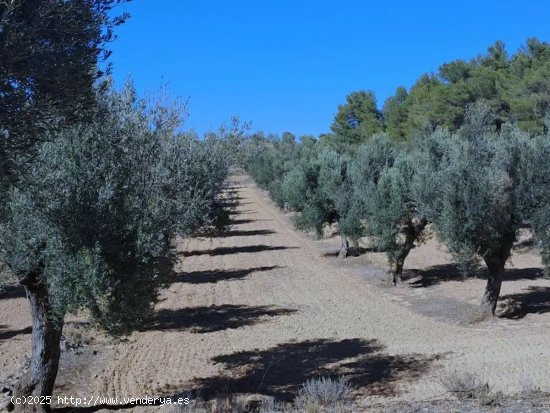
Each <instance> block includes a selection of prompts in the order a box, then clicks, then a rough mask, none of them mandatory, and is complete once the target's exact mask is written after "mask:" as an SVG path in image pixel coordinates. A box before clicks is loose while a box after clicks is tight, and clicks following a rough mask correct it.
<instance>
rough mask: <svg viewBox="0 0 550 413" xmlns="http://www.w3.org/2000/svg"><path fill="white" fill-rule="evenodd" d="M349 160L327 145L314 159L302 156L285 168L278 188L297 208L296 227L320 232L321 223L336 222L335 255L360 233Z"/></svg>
mask: <svg viewBox="0 0 550 413" xmlns="http://www.w3.org/2000/svg"><path fill="white" fill-rule="evenodd" d="M349 164H350V159H349V157H347V156H346V155H341V154H338V153H337V152H335V151H334V150H332V149H330V148H324V149H323V150H321V152H319V153H318V155H317V156H316V157H315V158H307V157H304V158H303V159H301V162H300V163H299V164H298V165H297V166H296V167H295V168H294V169H293V170H291V171H289V172H288V173H287V174H286V175H285V177H284V180H283V184H282V187H281V190H282V197H283V199H284V201H285V202H286V203H287V205H288V207H289V208H290V209H292V210H295V211H298V212H299V214H298V215H297V216H296V217H295V223H296V225H297V227H298V228H300V229H304V230H306V229H307V230H314V231H315V232H316V233H317V235H318V236H321V235H322V232H323V227H324V226H325V225H331V224H337V225H338V232H339V234H340V237H341V245H340V251H339V254H338V256H339V257H340V258H345V257H347V256H348V254H349V241H348V238H351V240H352V241H353V242H356V240H357V239H358V238H359V237H360V236H361V235H362V225H361V220H360V213H359V211H360V209H359V203H358V202H357V200H356V199H355V198H354V192H353V189H352V186H351V181H350V177H349V172H348V168H349Z"/></svg>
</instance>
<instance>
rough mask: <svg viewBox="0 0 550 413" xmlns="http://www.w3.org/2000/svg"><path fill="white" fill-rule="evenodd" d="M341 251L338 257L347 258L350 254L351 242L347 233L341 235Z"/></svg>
mask: <svg viewBox="0 0 550 413" xmlns="http://www.w3.org/2000/svg"><path fill="white" fill-rule="evenodd" d="M340 239H341V243H340V252H339V253H338V258H347V257H348V255H349V242H348V239H347V238H346V236H345V235H340Z"/></svg>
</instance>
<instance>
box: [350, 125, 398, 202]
mask: <svg viewBox="0 0 550 413" xmlns="http://www.w3.org/2000/svg"><path fill="white" fill-rule="evenodd" d="M396 156H397V148H396V146H395V144H394V143H393V142H392V141H391V139H390V138H389V136H388V135H387V134H385V133H379V134H376V135H374V136H373V137H372V138H371V139H369V140H368V141H367V142H366V143H365V144H363V145H361V146H358V147H357V149H356V152H355V154H354V157H353V161H352V164H351V166H350V171H349V174H350V177H351V180H352V185H353V188H354V190H355V193H356V197H357V198H358V199H360V200H361V202H362V203H363V205H366V203H367V201H368V199H369V197H370V194H371V192H372V190H373V188H374V185H376V183H377V182H378V179H379V177H380V173H381V171H382V170H383V169H384V168H386V167H390V166H392V165H393V162H394V161H395V157H396Z"/></svg>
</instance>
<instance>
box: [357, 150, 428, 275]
mask: <svg viewBox="0 0 550 413" xmlns="http://www.w3.org/2000/svg"><path fill="white" fill-rule="evenodd" d="M413 156H414V153H413V154H411V153H407V152H404V151H403V152H401V153H399V155H398V156H397V157H396V159H395V160H394V164H393V166H391V167H386V168H383V169H382V170H381V171H380V175H379V178H378V181H377V183H376V184H374V185H373V188H372V191H371V192H370V196H369V197H368V198H367V200H366V211H367V213H366V217H367V220H368V234H369V235H370V236H371V238H372V240H373V241H374V243H375V245H376V246H377V247H378V248H379V249H380V250H382V251H385V252H386V254H387V256H388V261H389V263H390V266H391V267H392V268H393V269H394V271H397V267H396V264H397V262H398V261H399V260H404V259H405V257H406V256H407V254H408V253H409V251H410V249H411V247H412V246H413V244H412V243H414V242H415V241H417V240H418V238H419V237H420V236H421V234H422V231H423V229H424V227H425V226H426V223H427V222H426V219H425V217H424V215H423V214H422V213H421V211H419V209H418V205H417V202H416V200H415V198H414V194H413V191H412V182H413V178H414V176H415V165H414V163H413ZM402 264H403V262H401V265H402ZM401 269H402V267H401ZM399 272H400V271H399Z"/></svg>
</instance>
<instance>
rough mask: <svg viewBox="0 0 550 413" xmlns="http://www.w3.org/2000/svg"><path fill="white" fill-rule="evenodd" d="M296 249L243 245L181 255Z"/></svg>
mask: <svg viewBox="0 0 550 413" xmlns="http://www.w3.org/2000/svg"><path fill="white" fill-rule="evenodd" d="M297 248H298V247H284V246H275V247H273V246H271V245H263V244H260V245H245V246H242V247H218V248H213V249H210V250H196V251H185V252H184V253H183V256H184V257H192V256H198V255H210V256H212V257H215V256H218V255H230V254H239V253H252V252H262V251H280V250H288V249H297Z"/></svg>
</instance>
